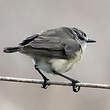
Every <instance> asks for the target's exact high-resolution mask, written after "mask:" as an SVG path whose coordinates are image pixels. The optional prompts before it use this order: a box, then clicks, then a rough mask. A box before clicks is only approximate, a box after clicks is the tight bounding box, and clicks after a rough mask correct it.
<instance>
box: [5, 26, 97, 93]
mask: <svg viewBox="0 0 110 110" xmlns="http://www.w3.org/2000/svg"><path fill="white" fill-rule="evenodd" d="M93 42H96V41H95V40H90V39H88V37H87V35H86V34H85V33H84V32H83V31H81V30H79V29H77V28H75V27H60V28H55V29H50V30H47V31H45V32H42V33H40V34H35V35H33V36H30V37H27V38H26V39H25V40H23V41H22V42H21V43H19V45H18V46H16V47H7V48H4V50H3V51H4V52H5V53H13V52H20V53H22V54H25V55H28V56H30V57H31V58H32V59H33V60H34V67H35V69H36V70H37V71H38V73H39V74H40V75H41V76H42V78H43V79H44V83H43V84H42V88H44V89H46V88H47V81H48V80H49V79H48V78H47V77H46V76H45V75H44V74H43V71H44V72H46V73H51V74H54V75H59V76H61V77H63V78H66V79H67V80H69V81H71V82H72V88H73V91H74V92H78V91H79V90H80V87H77V86H76V83H79V81H78V80H75V79H72V78H70V77H68V76H66V75H64V74H63V73H65V72H67V71H69V70H70V69H71V68H72V66H73V65H74V64H75V63H77V62H78V61H79V60H80V59H81V56H82V54H83V53H84V50H85V48H86V45H87V43H93Z"/></svg>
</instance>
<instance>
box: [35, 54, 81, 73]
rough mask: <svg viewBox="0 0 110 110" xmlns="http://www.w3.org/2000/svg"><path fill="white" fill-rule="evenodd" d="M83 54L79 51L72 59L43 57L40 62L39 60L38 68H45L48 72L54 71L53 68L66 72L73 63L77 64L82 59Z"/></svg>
mask: <svg viewBox="0 0 110 110" xmlns="http://www.w3.org/2000/svg"><path fill="white" fill-rule="evenodd" d="M80 58H81V54H80V53H79V52H78V53H77V55H76V56H75V57H74V58H70V59H56V58H52V59H46V58H45V59H43V58H41V59H40V60H39V62H37V65H38V68H39V69H41V70H43V71H44V72H46V73H53V70H55V71H57V72H59V73H64V72H67V71H69V70H70V69H71V68H72V66H73V64H75V63H76V62H77V61H78V60H80Z"/></svg>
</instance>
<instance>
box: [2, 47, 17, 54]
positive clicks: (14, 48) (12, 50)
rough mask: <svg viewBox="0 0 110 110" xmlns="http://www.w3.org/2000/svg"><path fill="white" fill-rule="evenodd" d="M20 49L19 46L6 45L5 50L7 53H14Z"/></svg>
mask: <svg viewBox="0 0 110 110" xmlns="http://www.w3.org/2000/svg"><path fill="white" fill-rule="evenodd" d="M17 51H19V47H6V48H4V50H3V52H5V53H13V52H17Z"/></svg>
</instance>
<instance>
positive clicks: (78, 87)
mask: <svg viewBox="0 0 110 110" xmlns="http://www.w3.org/2000/svg"><path fill="white" fill-rule="evenodd" d="M76 83H80V82H79V81H78V80H73V81H72V85H73V91H74V92H78V91H79V90H80V86H76Z"/></svg>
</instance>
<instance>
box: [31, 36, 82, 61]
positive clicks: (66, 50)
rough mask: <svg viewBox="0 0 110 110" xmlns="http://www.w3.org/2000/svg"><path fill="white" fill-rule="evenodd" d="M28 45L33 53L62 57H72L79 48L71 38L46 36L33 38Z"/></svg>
mask: <svg viewBox="0 0 110 110" xmlns="http://www.w3.org/2000/svg"><path fill="white" fill-rule="evenodd" d="M29 45H30V46H31V49H32V50H33V52H34V53H35V54H38V55H44V56H49V57H54V58H63V59H65V58H70V57H72V56H73V54H75V52H76V51H78V50H80V48H81V47H80V45H79V44H78V42H77V41H75V40H73V39H70V38H69V39H61V38H60V37H46V36H39V37H37V38H35V39H34V40H33V41H31V42H30V43H29Z"/></svg>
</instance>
